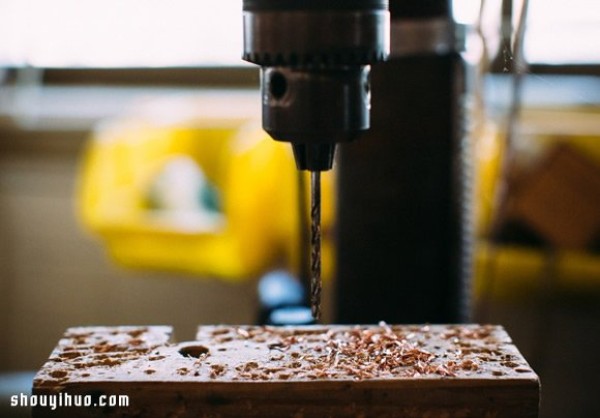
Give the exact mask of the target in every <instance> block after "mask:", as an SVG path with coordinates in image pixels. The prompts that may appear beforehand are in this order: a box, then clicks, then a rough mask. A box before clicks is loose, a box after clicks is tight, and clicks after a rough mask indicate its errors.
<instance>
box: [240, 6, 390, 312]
mask: <svg viewBox="0 0 600 418" xmlns="http://www.w3.org/2000/svg"><path fill="white" fill-rule="evenodd" d="M243 7H244V53H243V58H244V59H245V60H246V61H249V62H252V63H255V64H258V65H260V66H261V89H262V109H263V111H262V115H263V116H262V123H263V128H264V129H265V131H267V132H268V133H269V135H270V136H271V137H273V138H274V139H275V140H278V141H286V142H290V143H291V144H292V148H293V152H294V158H295V160H296V165H297V168H298V169H299V170H309V171H310V172H311V186H312V187H311V190H312V192H311V218H312V222H311V263H310V264H311V292H310V293H311V305H312V312H313V316H314V317H315V318H316V319H318V318H319V316H320V293H321V280H320V265H321V261H320V172H321V171H326V170H329V169H331V167H332V165H333V157H334V152H335V146H336V144H337V143H340V142H348V141H351V140H353V139H354V138H356V136H357V135H358V134H359V133H360V132H362V131H365V130H367V129H368V128H369V110H370V86H369V72H370V64H372V63H375V62H378V61H383V60H384V59H385V58H386V57H387V54H388V53H389V12H388V1H387V0H344V1H339V0H302V1H299V0H244V6H243Z"/></svg>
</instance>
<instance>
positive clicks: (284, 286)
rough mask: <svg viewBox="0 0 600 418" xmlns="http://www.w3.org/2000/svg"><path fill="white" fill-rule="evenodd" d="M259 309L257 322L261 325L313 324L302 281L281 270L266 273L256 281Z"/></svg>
mask: <svg viewBox="0 0 600 418" xmlns="http://www.w3.org/2000/svg"><path fill="white" fill-rule="evenodd" d="M258 297H259V299H260V305H261V310H260V314H259V319H258V322H259V323H260V324H263V325H308V324H313V323H314V319H313V317H312V314H311V311H310V308H308V306H306V292H305V289H304V287H303V286H302V283H300V281H299V280H298V279H296V278H295V277H294V276H293V275H292V274H290V273H289V272H287V271H283V270H276V271H273V272H270V273H267V274H266V275H265V276H263V277H262V278H261V279H260V281H259V282H258Z"/></svg>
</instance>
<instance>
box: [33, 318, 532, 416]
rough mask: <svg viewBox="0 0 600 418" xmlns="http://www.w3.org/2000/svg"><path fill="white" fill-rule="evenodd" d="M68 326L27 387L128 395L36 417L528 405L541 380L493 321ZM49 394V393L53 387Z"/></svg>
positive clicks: (515, 411)
mask: <svg viewBox="0 0 600 418" xmlns="http://www.w3.org/2000/svg"><path fill="white" fill-rule="evenodd" d="M171 331H172V330H171V328H170V327H160V326H148V327H85V328H71V329H69V330H67V331H66V333H65V335H64V337H63V338H62V339H61V340H60V341H59V343H58V346H57V347H56V348H55V350H54V351H53V352H52V354H51V356H50V358H49V359H48V361H47V362H46V364H45V365H44V366H43V367H42V368H41V370H40V371H39V372H38V374H37V376H36V378H35V380H34V385H33V394H34V395H36V396H39V395H54V396H57V397H58V398H60V397H61V396H62V397H63V398H64V397H65V396H67V395H68V396H71V397H75V396H78V395H83V396H85V395H88V396H89V398H88V399H91V402H92V403H96V402H98V400H99V399H100V397H101V396H103V395H119V394H121V395H127V396H128V397H129V405H128V406H113V407H87V408H85V407H75V406H71V407H65V406H62V407H60V406H59V407H57V408H56V409H55V410H51V409H50V408H48V407H37V408H34V417H46V416H53V417H57V416H58V417H88V416H89V417H92V416H94V417H95V416H111V417H215V418H216V417H298V418H299V417H536V416H537V414H538V405H539V380H538V377H537V376H536V374H535V373H534V371H533V370H532V369H531V368H530V366H529V365H528V364H527V362H526V361H525V359H524V358H523V356H522V355H521V354H520V353H519V351H518V350H517V348H516V347H515V345H514V344H513V343H512V341H511V339H510V337H509V336H508V335H507V334H506V332H505V331H504V330H503V329H502V327H500V326H491V325H486V326H480V325H461V326H456V325H431V326H430V325H423V326H390V325H387V324H384V323H382V324H379V325H378V326H311V327H284V328H274V327H253V326H202V327H200V328H199V330H198V333H197V336H196V339H195V341H187V342H182V343H176V342H173V341H171ZM58 398H57V399H58Z"/></svg>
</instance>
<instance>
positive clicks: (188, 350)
mask: <svg viewBox="0 0 600 418" xmlns="http://www.w3.org/2000/svg"><path fill="white" fill-rule="evenodd" d="M179 354H181V355H182V356H183V357H192V358H204V357H207V356H208V355H209V354H210V350H209V349H208V348H207V347H205V346H203V345H189V346H187V347H183V348H181V350H179Z"/></svg>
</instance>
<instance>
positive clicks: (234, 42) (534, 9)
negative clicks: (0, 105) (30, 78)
mask: <svg viewBox="0 0 600 418" xmlns="http://www.w3.org/2000/svg"><path fill="white" fill-rule="evenodd" d="M521 1H522V0H515V11H518V10H519V7H520V6H519V5H520V2H521ZM480 3H481V0H454V4H453V12H454V16H455V19H457V20H458V21H460V22H462V23H471V22H472V21H473V20H474V19H476V18H477V12H478V9H479V6H480ZM599 39H600V1H599V0H570V1H568V2H567V1H564V0H530V6H529V18H528V21H527V32H526V38H525V56H526V59H527V61H528V62H531V63H550V64H569V63H572V64H581V63H584V64H590V63H596V64H598V63H600V43H599V41H598V40H599ZM241 53H242V0H220V1H213V2H208V1H204V0H0V67H2V66H35V67H71V68H77V67H172V66H175V67H185V66H236V65H245V63H244V62H243V61H242V60H241V58H240V57H241Z"/></svg>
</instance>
